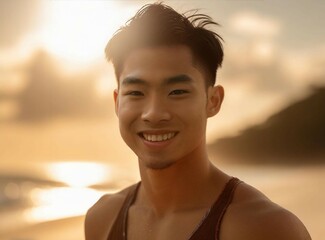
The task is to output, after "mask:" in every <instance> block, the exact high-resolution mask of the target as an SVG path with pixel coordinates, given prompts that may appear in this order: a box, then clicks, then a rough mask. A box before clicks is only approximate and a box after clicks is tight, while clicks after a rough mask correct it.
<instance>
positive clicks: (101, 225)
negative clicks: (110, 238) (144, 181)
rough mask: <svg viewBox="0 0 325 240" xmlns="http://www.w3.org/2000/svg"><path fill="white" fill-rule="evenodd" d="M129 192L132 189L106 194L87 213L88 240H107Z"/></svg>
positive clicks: (86, 229) (86, 231) (86, 230)
mask: <svg viewBox="0 0 325 240" xmlns="http://www.w3.org/2000/svg"><path fill="white" fill-rule="evenodd" d="M129 190H130V187H129V188H126V189H123V190H122V191H120V192H118V193H115V194H106V195H104V196H102V197H101V198H100V199H99V200H98V201H97V202H96V203H95V204H94V205H93V206H92V207H91V208H90V209H89V210H88V211H87V214H86V219H85V237H86V240H88V239H89V240H90V239H91V240H104V239H105V240H106V238H107V235H108V232H109V230H110V229H111V227H112V225H113V223H114V221H115V219H116V218H117V216H118V213H119V211H120V209H121V207H122V205H123V203H124V200H125V198H126V196H127V194H128V192H129Z"/></svg>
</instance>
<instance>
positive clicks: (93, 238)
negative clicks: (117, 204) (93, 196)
mask: <svg viewBox="0 0 325 240" xmlns="http://www.w3.org/2000/svg"><path fill="white" fill-rule="evenodd" d="M107 202H109V196H107V195H105V196H103V197H101V198H100V199H99V200H98V201H97V203H95V205H93V206H92V207H91V208H90V209H89V210H88V211H87V214H86V218H85V223H84V227H85V237H86V240H100V239H103V236H104V235H105V233H106V231H107V227H108V226H106V222H107V220H106V219H104V215H106V214H104V212H107V211H106V209H107V206H105V205H106V204H105V203H107ZM108 216H109V215H108Z"/></svg>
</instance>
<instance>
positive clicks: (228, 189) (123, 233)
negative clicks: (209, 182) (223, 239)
mask: <svg viewBox="0 0 325 240" xmlns="http://www.w3.org/2000/svg"><path fill="white" fill-rule="evenodd" d="M240 182H241V181H240V180H239V179H237V178H231V179H230V180H229V181H228V183H227V184H226V185H225V187H224V189H223V191H222V193H221V194H220V196H219V197H218V199H217V200H216V201H215V203H214V204H213V205H212V207H211V208H210V209H209V211H208V212H207V213H206V215H205V216H204V217H203V219H202V221H201V222H200V224H199V225H198V226H197V228H196V229H195V230H194V231H193V233H192V235H191V237H190V238H189V240H202V239H204V240H219V233H220V227H221V223H222V219H223V216H224V214H225V212H226V210H227V208H228V206H229V205H230V203H231V201H232V198H233V195H234V192H235V190H236V187H237V185H238V184H239V183H240ZM139 186H140V183H138V184H136V185H133V186H131V187H130V191H129V194H128V195H127V197H126V199H125V201H124V203H123V206H122V208H121V210H120V212H119V215H118V216H117V219H116V221H115V222H114V225H113V227H112V229H111V231H110V233H109V235H108V238H107V240H127V219H128V217H127V215H128V211H129V208H130V206H131V205H132V204H133V202H134V201H135V198H136V195H137V192H138V189H139Z"/></svg>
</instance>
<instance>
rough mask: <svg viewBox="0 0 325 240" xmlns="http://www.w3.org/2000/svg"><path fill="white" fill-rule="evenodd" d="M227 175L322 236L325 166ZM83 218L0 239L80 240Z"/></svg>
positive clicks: (237, 169) (235, 170) (233, 169)
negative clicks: (286, 210) (257, 191)
mask: <svg viewBox="0 0 325 240" xmlns="http://www.w3.org/2000/svg"><path fill="white" fill-rule="evenodd" d="M221 168H222V169H223V170H225V171H227V172H228V173H229V174H231V175H234V176H237V177H239V178H240V179H241V180H243V181H245V182H246V183H248V184H251V185H253V186H255V187H256V188H258V189H259V190H261V191H262V192H263V193H264V194H265V195H266V196H267V197H269V198H270V199H271V200H272V201H274V202H275V203H277V204H279V205H281V206H283V207H285V208H287V209H288V210H290V211H291V212H293V213H294V214H295V215H296V216H298V217H299V218H300V219H301V221H302V222H303V223H304V224H305V226H306V227H307V229H308V231H309V232H310V234H311V236H312V239H313V240H322V239H323V236H324V235H325V228H324V222H325V207H324V206H323V203H324V202H325V191H324V190H323V189H324V188H323V187H322V184H323V183H324V176H325V166H324V165H320V166H295V167H288V166H287V167H278V166H273V167H272V166H268V167H265V166H264V167H263V166H236V165H223V166H222V167H221ZM83 221H84V216H83V215H81V216H78V217H70V218H65V219H60V220H55V221H48V222H43V223H39V224H34V225H28V226H26V227H24V228H21V229H17V230H13V231H10V232H7V233H5V234H0V240H52V239H53V240H54V239H60V240H82V239H84V232H83Z"/></svg>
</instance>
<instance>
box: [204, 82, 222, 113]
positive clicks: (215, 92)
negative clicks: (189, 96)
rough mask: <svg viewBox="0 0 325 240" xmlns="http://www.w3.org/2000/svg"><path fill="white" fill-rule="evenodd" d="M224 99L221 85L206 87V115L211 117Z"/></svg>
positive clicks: (217, 110)
mask: <svg viewBox="0 0 325 240" xmlns="http://www.w3.org/2000/svg"><path fill="white" fill-rule="evenodd" d="M223 99H224V89H223V87H222V86H220V85H218V86H214V87H210V88H209V89H208V104H207V116H208V117H213V116H214V115H216V114H217V113H218V112H219V111H220V108H221V104H222V102H223Z"/></svg>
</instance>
